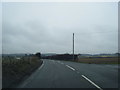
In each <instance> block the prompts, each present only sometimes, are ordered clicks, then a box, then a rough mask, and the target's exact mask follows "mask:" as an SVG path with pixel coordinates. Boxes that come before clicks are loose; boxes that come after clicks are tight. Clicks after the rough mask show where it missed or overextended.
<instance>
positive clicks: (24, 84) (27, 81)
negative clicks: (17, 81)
mask: <svg viewBox="0 0 120 90" xmlns="http://www.w3.org/2000/svg"><path fill="white" fill-rule="evenodd" d="M43 65H44V61H43V63H42V65H41V66H40V67H39V68H38V70H40V69H41V68H42V67H43ZM32 78H33V77H32ZM30 80H31V79H29V78H28V79H27V80H26V82H24V83H23V84H22V85H21V86H22V87H24V86H26V85H27V84H28V83H29V82H30ZM21 86H20V87H21Z"/></svg>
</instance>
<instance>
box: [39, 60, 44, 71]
mask: <svg viewBox="0 0 120 90" xmlns="http://www.w3.org/2000/svg"><path fill="white" fill-rule="evenodd" d="M43 66H44V61H43V63H42V65H41V66H40V67H39V69H38V70H40V69H41V68H42V67H43Z"/></svg>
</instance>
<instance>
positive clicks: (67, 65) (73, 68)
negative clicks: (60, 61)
mask: <svg viewBox="0 0 120 90" xmlns="http://www.w3.org/2000/svg"><path fill="white" fill-rule="evenodd" d="M66 66H67V67H68V68H70V69H72V70H73V71H75V69H74V68H72V67H71V66H69V65H66Z"/></svg>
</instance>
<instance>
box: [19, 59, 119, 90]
mask: <svg viewBox="0 0 120 90" xmlns="http://www.w3.org/2000/svg"><path fill="white" fill-rule="evenodd" d="M17 88H97V89H98V90H103V88H118V66H117V65H104V64H102V65H100V64H83V63H76V62H69V61H58V60H46V59H45V60H43V64H42V66H41V67H40V68H38V69H37V70H36V71H35V72H34V73H33V74H32V75H31V76H29V77H28V78H27V79H26V80H24V81H23V82H22V83H21V84H20V85H19V86H18V87H17Z"/></svg>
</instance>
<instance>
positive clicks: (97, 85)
mask: <svg viewBox="0 0 120 90" xmlns="http://www.w3.org/2000/svg"><path fill="white" fill-rule="evenodd" d="M81 76H82V77H83V78H85V79H86V80H87V81H89V82H90V83H91V84H93V85H94V86H95V87H97V88H98V89H100V90H103V89H102V88H101V87H99V86H98V85H96V84H95V83H94V82H92V81H91V80H90V79H88V78H87V77H86V76H84V75H81Z"/></svg>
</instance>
